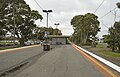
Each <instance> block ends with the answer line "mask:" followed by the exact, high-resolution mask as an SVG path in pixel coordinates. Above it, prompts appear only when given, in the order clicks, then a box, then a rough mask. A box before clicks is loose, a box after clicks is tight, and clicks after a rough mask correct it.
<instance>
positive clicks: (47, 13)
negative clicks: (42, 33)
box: [47, 12, 48, 28]
mask: <svg viewBox="0 0 120 77" xmlns="http://www.w3.org/2000/svg"><path fill="white" fill-rule="evenodd" d="M47 28H48V12H47Z"/></svg>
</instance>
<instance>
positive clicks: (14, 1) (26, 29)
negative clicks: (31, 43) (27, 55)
mask: <svg viewBox="0 0 120 77" xmlns="http://www.w3.org/2000/svg"><path fill="white" fill-rule="evenodd" d="M5 5H6V6H5V8H4V10H3V11H2V15H3V19H2V20H5V23H4V26H5V27H6V28H5V29H6V30H7V31H8V32H10V33H11V34H13V31H14V28H15V35H16V37H17V38H18V40H19V42H20V45H22V46H23V45H24V41H26V40H28V39H29V37H31V35H32V34H33V30H34V28H36V24H35V21H36V20H38V19H40V20H42V19H43V18H42V16H41V15H40V14H39V13H38V11H35V10H31V9H30V7H29V5H27V4H26V2H25V1H24V0H9V1H7V2H6V4H5ZM13 11H14V13H13ZM13 14H14V18H15V25H14V18H13ZM2 22H3V21H2Z"/></svg>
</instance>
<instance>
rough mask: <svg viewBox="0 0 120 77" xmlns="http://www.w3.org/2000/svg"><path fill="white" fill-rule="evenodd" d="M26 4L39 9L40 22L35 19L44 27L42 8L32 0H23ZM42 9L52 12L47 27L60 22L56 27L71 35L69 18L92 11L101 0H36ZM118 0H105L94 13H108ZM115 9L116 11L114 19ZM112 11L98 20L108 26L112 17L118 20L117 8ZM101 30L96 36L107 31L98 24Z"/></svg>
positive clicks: (98, 14) (44, 15) (101, 14)
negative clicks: (41, 18)
mask: <svg viewBox="0 0 120 77" xmlns="http://www.w3.org/2000/svg"><path fill="white" fill-rule="evenodd" d="M25 1H26V3H27V4H29V6H30V7H31V9H33V10H37V11H39V13H40V14H41V15H42V16H43V18H44V19H43V20H42V22H40V21H37V24H39V25H40V26H44V27H46V14H45V13H43V12H42V9H41V8H40V7H39V6H38V5H37V4H36V2H35V1H34V0H25ZM36 1H37V2H38V3H39V5H40V6H41V7H42V8H43V9H51V10H53V12H52V13H50V14H49V27H50V26H51V27H53V28H55V25H54V23H60V25H59V26H58V28H59V29H60V30H61V31H62V33H63V35H71V34H72V33H73V32H74V31H73V28H72V26H71V25H70V21H71V19H72V18H73V17H74V16H75V15H80V14H86V13H88V12H90V13H94V11H95V10H96V8H97V7H98V6H99V5H100V4H101V2H102V1H103V0H36ZM117 2H120V0H105V1H104V3H103V4H102V6H101V7H100V8H99V9H98V10H97V12H96V13H95V14H96V15H97V16H98V17H99V18H100V17H102V16H103V15H105V14H106V13H108V12H109V11H110V10H112V9H114V8H115V7H116V3H117ZM115 11H116V13H117V16H116V19H115ZM115 11H112V12H111V13H109V14H108V15H107V16H105V17H104V18H102V19H100V22H101V21H103V23H104V24H105V25H106V26H107V27H110V26H112V25H113V24H114V19H115V20H116V21H118V20H119V19H120V14H119V12H120V11H119V9H116V10H115ZM100 27H101V32H99V34H98V36H99V37H101V36H102V35H104V34H107V33H108V31H107V30H108V28H107V27H105V26H103V24H102V23H101V24H100Z"/></svg>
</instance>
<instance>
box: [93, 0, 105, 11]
mask: <svg viewBox="0 0 120 77" xmlns="http://www.w3.org/2000/svg"><path fill="white" fill-rule="evenodd" d="M104 1H105V0H103V1H102V3H101V4H100V5H99V6H98V7H97V9H96V10H95V11H94V13H96V12H97V10H98V9H99V8H100V7H101V6H102V4H103V3H104Z"/></svg>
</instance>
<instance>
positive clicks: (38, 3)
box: [34, 0, 43, 10]
mask: <svg viewBox="0 0 120 77" xmlns="http://www.w3.org/2000/svg"><path fill="white" fill-rule="evenodd" d="M34 1H35V2H36V4H37V5H38V6H39V7H40V9H42V10H43V8H42V7H41V6H40V4H39V3H38V2H37V1H36V0H34Z"/></svg>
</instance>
